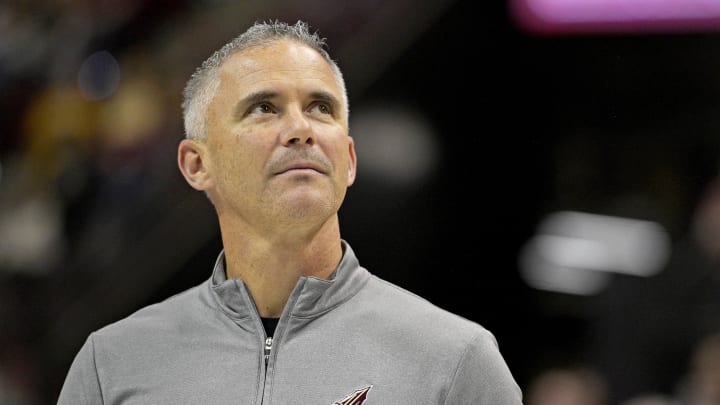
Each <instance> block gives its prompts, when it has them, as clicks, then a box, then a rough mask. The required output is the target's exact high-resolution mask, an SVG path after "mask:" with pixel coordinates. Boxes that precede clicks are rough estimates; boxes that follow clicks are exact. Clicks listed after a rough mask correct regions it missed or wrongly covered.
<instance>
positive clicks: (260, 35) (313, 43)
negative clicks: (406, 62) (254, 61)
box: [182, 20, 349, 139]
mask: <svg viewBox="0 0 720 405" xmlns="http://www.w3.org/2000/svg"><path fill="white" fill-rule="evenodd" d="M287 39H289V40H292V41H296V42H299V43H301V44H304V45H307V46H308V47H310V48H312V49H314V50H315V51H317V52H318V53H319V54H320V55H321V56H322V57H323V58H324V59H325V60H326V61H327V63H328V64H329V65H330V69H331V70H332V72H333V74H334V75H335V80H336V81H337V84H338V87H339V88H340V91H341V92H342V97H343V102H344V103H345V119H346V120H347V119H348V118H349V117H348V115H349V105H348V96H347V89H346V87H345V80H344V79H343V75H342V72H341V71H340V68H339V67H338V65H337V63H336V62H335V61H334V60H333V59H332V58H331V57H330V54H328V52H327V50H326V49H325V48H326V46H327V45H326V42H325V38H322V37H320V36H319V35H318V33H317V31H315V32H310V27H309V26H308V24H307V23H306V22H304V21H298V22H296V23H295V24H292V25H290V24H287V23H284V22H280V21H277V20H275V21H265V22H255V23H254V24H253V25H252V26H251V27H250V28H248V30H247V31H245V32H244V33H242V34H241V35H239V36H238V37H236V38H235V39H233V40H232V41H230V42H228V43H227V44H225V45H223V47H222V48H220V49H219V50H217V51H215V53H213V54H212V55H211V56H210V57H209V58H208V59H206V60H205V61H204V62H203V63H202V65H200V67H199V68H197V69H196V70H195V72H194V73H193V74H192V76H191V77H190V80H188V82H187V84H186V85H185V89H184V90H183V102H182V110H183V122H184V125H185V137H187V138H190V139H204V138H205V137H206V136H207V125H206V118H207V110H208V107H209V105H210V102H211V101H212V99H213V97H215V94H216V92H217V90H218V87H219V85H220V78H219V74H218V72H219V70H220V66H221V65H222V64H223V62H225V61H226V60H227V59H228V58H229V57H230V56H231V55H233V54H235V53H238V52H242V51H244V50H247V49H249V48H252V47H256V46H261V45H267V44H270V43H273V42H276V41H280V40H287Z"/></svg>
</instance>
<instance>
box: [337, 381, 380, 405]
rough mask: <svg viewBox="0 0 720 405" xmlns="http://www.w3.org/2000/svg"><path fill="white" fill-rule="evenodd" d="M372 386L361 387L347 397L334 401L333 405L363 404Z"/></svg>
mask: <svg viewBox="0 0 720 405" xmlns="http://www.w3.org/2000/svg"><path fill="white" fill-rule="evenodd" d="M370 388H372V385H370V386H367V387H365V388H360V389H359V390H357V391H355V392H353V393H352V394H350V395H348V396H346V397H345V398H343V399H341V400H339V401H337V402H333V404H332V405H362V404H363V403H365V399H366V398H367V395H368V392H369V391H370Z"/></svg>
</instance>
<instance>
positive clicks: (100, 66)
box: [78, 51, 120, 101]
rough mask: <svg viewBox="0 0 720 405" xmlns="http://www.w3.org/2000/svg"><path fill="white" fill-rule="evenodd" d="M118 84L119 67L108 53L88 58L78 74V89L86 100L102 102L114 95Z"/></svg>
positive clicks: (96, 54) (98, 53) (100, 52)
mask: <svg viewBox="0 0 720 405" xmlns="http://www.w3.org/2000/svg"><path fill="white" fill-rule="evenodd" d="M119 83H120V65H119V64H118V62H117V60H115V57H114V56H113V55H112V54H111V53H110V52H108V51H99V52H95V53H93V54H92V55H90V56H88V57H87V59H85V61H83V63H82V65H81V66H80V71H79V72H78V87H79V89H80V92H81V93H82V94H83V96H84V97H86V98H87V99H88V100H93V101H97V100H102V99H105V98H108V97H110V96H111V95H113V93H115V90H117V88H118V84H119Z"/></svg>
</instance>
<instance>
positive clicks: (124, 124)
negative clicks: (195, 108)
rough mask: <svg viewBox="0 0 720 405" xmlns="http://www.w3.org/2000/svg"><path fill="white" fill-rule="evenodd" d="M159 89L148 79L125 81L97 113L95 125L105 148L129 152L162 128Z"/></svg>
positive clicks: (162, 113) (135, 78)
mask: <svg viewBox="0 0 720 405" xmlns="http://www.w3.org/2000/svg"><path fill="white" fill-rule="evenodd" d="M160 94H162V88H160V87H159V85H158V84H157V82H155V81H152V80H151V79H150V78H138V77H137V76H135V77H131V78H128V79H127V80H124V81H123V83H122V84H121V85H120V86H119V88H118V91H117V92H116V94H115V96H114V97H113V98H112V99H111V100H108V101H107V102H106V103H104V104H103V105H102V107H101V109H100V113H99V117H98V118H99V119H98V125H99V129H100V131H101V133H102V135H103V141H104V142H105V145H106V146H108V147H110V148H112V149H125V148H132V147H134V146H137V145H140V144H142V143H143V142H146V141H147V140H148V139H149V138H150V137H151V136H152V135H155V134H156V133H157V132H158V131H159V130H160V126H161V125H162V118H163V117H164V116H165V111H163V109H162V105H161V102H160V101H159V97H158V95H160Z"/></svg>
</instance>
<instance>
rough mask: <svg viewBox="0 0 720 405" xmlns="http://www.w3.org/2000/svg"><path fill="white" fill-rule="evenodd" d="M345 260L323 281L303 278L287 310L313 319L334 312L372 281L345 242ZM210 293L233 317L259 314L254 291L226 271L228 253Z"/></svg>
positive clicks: (220, 258) (210, 283)
mask: <svg viewBox="0 0 720 405" xmlns="http://www.w3.org/2000/svg"><path fill="white" fill-rule="evenodd" d="M341 243H342V247H343V257H342V260H340V264H338V267H337V268H336V269H335V271H334V272H333V273H332V274H331V275H330V277H328V279H327V280H323V279H320V278H317V277H305V276H303V277H300V279H298V282H297V284H296V285H295V288H294V289H293V291H292V293H291V294H290V297H288V301H287V302H288V303H287V305H286V307H285V310H284V311H283V316H285V315H286V314H287V315H289V316H293V317H300V318H309V317H314V316H318V315H320V314H322V313H324V312H327V311H330V310H331V309H333V308H335V307H336V306H338V305H340V304H342V303H343V302H345V301H347V300H348V299H349V298H350V297H352V296H353V295H355V294H356V293H357V292H358V291H360V289H361V288H362V287H363V286H364V285H365V283H367V281H368V280H369V279H370V273H369V272H368V271H367V270H366V269H365V268H363V267H362V266H360V263H359V262H358V259H357V257H356V256H355V252H354V251H353V250H352V248H351V247H350V245H349V244H348V243H347V242H346V241H345V240H341ZM207 283H208V286H209V289H210V294H211V295H213V296H214V298H215V302H216V303H217V304H218V305H219V306H220V308H221V309H222V310H223V311H224V312H225V313H226V314H227V315H228V316H230V317H231V318H235V319H242V318H247V317H251V316H255V315H256V314H257V313H258V312H257V309H256V307H255V302H254V301H253V299H252V297H251V295H250V292H249V291H248V289H247V287H246V285H245V283H244V282H243V281H242V279H228V278H227V274H226V272H225V252H224V250H223V251H221V252H220V254H219V255H218V258H217V260H216V261H215V267H214V269H213V273H212V276H211V277H210V279H209V280H208V282H207Z"/></svg>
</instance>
